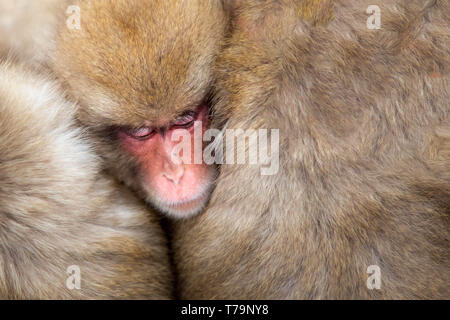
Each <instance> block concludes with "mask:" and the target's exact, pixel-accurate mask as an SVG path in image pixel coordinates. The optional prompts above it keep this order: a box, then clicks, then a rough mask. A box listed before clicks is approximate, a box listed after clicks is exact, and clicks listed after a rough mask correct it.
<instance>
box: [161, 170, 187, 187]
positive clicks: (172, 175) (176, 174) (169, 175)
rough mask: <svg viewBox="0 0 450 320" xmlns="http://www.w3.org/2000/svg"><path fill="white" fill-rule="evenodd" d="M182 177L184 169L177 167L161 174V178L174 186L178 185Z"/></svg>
mask: <svg viewBox="0 0 450 320" xmlns="http://www.w3.org/2000/svg"><path fill="white" fill-rule="evenodd" d="M183 175H184V167H183V166H178V167H176V168H174V169H172V170H170V171H166V172H164V173H163V176H164V177H165V178H166V179H168V180H170V181H172V182H173V183H174V184H175V185H178V184H179V183H180V180H181V178H182V177H183Z"/></svg>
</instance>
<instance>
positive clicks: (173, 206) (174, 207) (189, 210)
mask: <svg viewBox="0 0 450 320" xmlns="http://www.w3.org/2000/svg"><path fill="white" fill-rule="evenodd" d="M209 195H210V190H209V189H208V190H205V191H204V192H202V193H201V194H200V195H199V196H198V197H195V198H194V199H192V200H187V201H181V202H179V203H165V202H162V201H158V202H157V203H156V204H155V202H153V204H154V205H155V206H156V208H157V209H159V211H161V212H162V213H164V214H166V215H167V216H169V217H171V218H175V219H187V218H191V217H193V216H195V215H197V214H199V213H200V212H201V211H202V210H203V209H204V208H205V206H206V204H207V203H208V200H209Z"/></svg>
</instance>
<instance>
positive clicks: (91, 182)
mask: <svg viewBox="0 0 450 320" xmlns="http://www.w3.org/2000/svg"><path fill="white" fill-rule="evenodd" d="M75 112H76V106H75V105H74V104H73V103H69V102H67V101H66V100H65V98H64V95H63V94H62V93H61V90H60V88H59V86H58V85H57V84H56V83H55V82H54V81H53V80H51V79H50V78H49V77H48V76H44V75H38V74H36V73H35V72H33V71H30V70H28V69H27V68H25V67H24V66H17V65H12V64H11V63H6V64H5V63H3V64H1V65H0V298H1V299H108V298H109V299H110V298H116V299H117V298H125V299H143V298H146V299H147V298H150V299H168V298H171V297H172V274H171V270H170V265H169V258H168V252H167V245H166V242H165V238H164V235H163V232H162V230H161V227H160V225H159V221H158V219H157V218H156V216H155V215H154V214H153V213H151V212H149V211H148V210H147V209H146V208H145V206H144V205H143V204H141V203H140V201H138V200H137V199H136V198H135V197H134V196H133V195H132V194H131V193H130V192H128V191H127V190H126V189H124V188H123V187H122V186H120V185H118V184H117V183H116V182H114V181H113V180H112V179H110V178H107V177H106V176H104V175H103V174H102V173H101V171H100V161H99V159H98V158H97V157H96V156H95V155H94V153H93V152H92V147H91V145H90V143H89V141H88V140H87V137H86V135H85V134H84V133H83V131H82V130H81V129H79V128H77V127H76V126H75V125H74V124H75V121H74V114H75ZM72 265H77V266H79V267H80V270H81V290H76V289H75V290H69V289H68V288H67V286H66V280H67V278H68V277H69V275H68V274H67V268H68V267H69V266H72Z"/></svg>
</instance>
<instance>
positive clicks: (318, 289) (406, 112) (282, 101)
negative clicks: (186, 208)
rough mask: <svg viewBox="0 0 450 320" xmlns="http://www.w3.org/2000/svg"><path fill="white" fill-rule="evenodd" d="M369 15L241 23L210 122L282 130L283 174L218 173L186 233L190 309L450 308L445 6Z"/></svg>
mask: <svg viewBox="0 0 450 320" xmlns="http://www.w3.org/2000/svg"><path fill="white" fill-rule="evenodd" d="M371 4H373V1H369V0H367V1H366V0H358V1H347V0H336V1H326V0H324V1H301V0H298V1H294V0H281V1H256V0H242V1H239V3H238V5H237V6H236V8H234V9H235V10H236V11H235V23H234V34H233V36H232V37H231V39H230V41H229V44H228V48H227V49H226V50H225V52H224V53H223V55H221V57H220V60H219V63H218V68H217V69H218V73H217V74H218V83H217V87H218V90H219V92H218V94H217V95H218V99H219V102H218V104H217V105H216V106H215V113H214V116H213V118H214V120H215V121H216V122H217V123H225V122H227V128H241V129H244V130H245V129H248V128H268V129H271V128H279V129H280V170H279V172H278V173H277V174H276V175H273V176H261V174H260V168H259V166H251V165H223V166H222V168H221V174H220V177H219V181H218V184H217V187H216V189H215V191H214V192H213V195H212V199H211V202H210V205H209V207H208V209H207V210H206V212H204V213H203V214H202V215H199V216H197V217H196V218H194V219H192V220H189V221H181V222H177V225H176V230H175V236H174V250H175V260H176V263H177V268H178V272H179V275H178V276H179V280H180V282H179V293H180V295H181V297H182V298H187V299H355V298H357V299H366V298H372V299H380V298H382V299H409V298H426V299H430V298H438V299H449V298H450V294H449V290H448V285H449V283H450V282H449V274H450V250H449V249H450V247H449V239H450V233H449V230H450V229H449V227H450V219H449V214H450V158H449V150H450V149H449V147H450V144H449V138H450V135H449V131H450V129H449V122H448V119H449V118H448V117H449V111H450V82H449V75H450V54H449V51H448V48H450V37H449V34H450V25H449V21H450V3H449V2H448V1H446V0H435V1H418V0H417V1H409V0H408V1H407V0H398V1H394V0H390V1H379V3H378V5H379V6H380V7H381V12H382V29H381V30H368V29H367V28H366V20H367V18H368V17H369V16H368V15H367V14H366V9H367V7H368V6H369V5H371ZM318 9H320V12H317V11H316V10H318ZM370 265H378V266H379V267H380V268H381V281H382V286H381V290H369V289H367V287H366V279H367V278H368V274H366V269H367V267H368V266H370Z"/></svg>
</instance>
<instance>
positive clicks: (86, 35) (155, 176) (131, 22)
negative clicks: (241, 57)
mask: <svg viewBox="0 0 450 320" xmlns="http://www.w3.org/2000/svg"><path fill="white" fill-rule="evenodd" d="M78 5H79V6H80V17H81V20H80V21H81V24H80V25H81V29H80V30H71V29H69V28H63V29H62V31H61V34H60V36H59V39H58V44H57V52H56V61H55V65H54V69H55V71H56V73H57V75H58V76H59V77H60V78H61V79H62V80H63V82H64V83H65V86H66V88H67V90H68V93H69V95H70V96H72V98H74V99H76V100H77V101H78V102H79V103H80V105H81V107H80V111H79V113H78V118H79V120H80V121H81V123H82V124H83V125H84V126H86V127H87V128H88V129H89V131H90V132H91V134H92V135H93V136H94V137H95V138H96V139H97V144H96V145H97V146H98V150H99V152H100V154H101V155H102V157H103V158H104V159H105V163H106V164H107V167H108V168H107V169H108V170H109V171H110V172H111V173H113V174H114V175H115V176H116V177H118V178H119V179H120V180H121V181H124V182H125V184H126V185H127V186H129V187H131V188H132V189H133V190H135V191H136V192H137V193H138V194H140V196H141V197H143V198H144V199H146V200H147V202H148V203H150V204H151V205H153V206H154V207H155V208H157V209H158V210H159V211H161V212H163V213H166V214H168V215H170V216H174V217H178V218H187V217H189V216H191V215H194V214H196V213H198V212H199V211H200V210H201V209H202V208H203V207H204V206H205V204H206V203H207V201H208V198H209V194H210V191H211V189H212V186H213V182H214V179H215V177H216V168H215V167H214V166H213V165H207V164H206V163H205V162H203V161H200V162H196V161H192V163H191V164H189V163H187V162H186V161H180V162H179V161H176V160H177V158H176V157H173V153H172V152H173V149H174V146H175V144H177V143H179V142H180V140H179V139H175V137H174V134H175V132H176V131H177V130H179V129H184V132H188V134H189V138H191V139H192V141H194V133H193V132H194V128H196V126H199V127H197V129H198V130H200V133H202V132H204V131H205V129H206V128H207V127H208V122H209V114H210V113H209V93H210V92H211V88H212V84H213V78H212V67H213V64H214V61H215V58H216V55H217V53H218V51H219V50H220V48H221V46H222V40H223V38H224V36H225V33H226V31H227V27H228V19H227V14H226V11H225V10H224V7H223V6H222V3H221V1H219V0H211V1H204V0H189V1H175V0H173V1H172V0H169V1H167V0H152V1H142V0H131V1H130V0H117V1H110V0H95V1H89V0H86V1H83V0H82V1H79V3H78ZM200 147H202V146H200ZM192 152H193V149H192ZM181 155H182V153H180V154H179V156H181ZM184 156H186V154H184Z"/></svg>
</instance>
